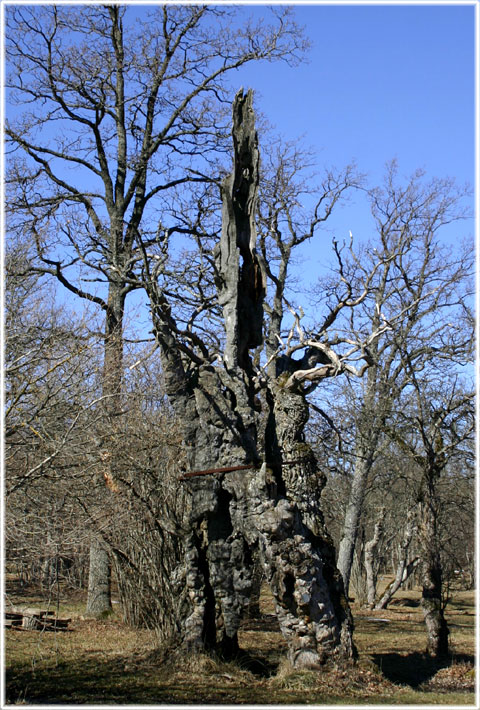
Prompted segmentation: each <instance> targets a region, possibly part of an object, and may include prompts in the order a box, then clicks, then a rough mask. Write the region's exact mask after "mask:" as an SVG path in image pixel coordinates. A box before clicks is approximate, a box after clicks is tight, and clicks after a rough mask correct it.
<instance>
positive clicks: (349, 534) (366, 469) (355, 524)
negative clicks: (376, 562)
mask: <svg viewBox="0 0 480 710" xmlns="http://www.w3.org/2000/svg"><path fill="white" fill-rule="evenodd" d="M371 467H372V459H371V458H370V456H369V455H368V454H367V451H366V450H364V451H362V452H360V451H357V453H356V456H355V468H354V473H353V479H352V487H351V489H350V495H349V498H348V503H347V509H346V512H345V521H344V524H343V535H342V539H341V541H340V545H339V548H338V561H337V566H338V569H339V570H340V573H341V575H342V578H343V584H344V587H345V593H346V594H348V590H349V587H350V576H351V573H352V564H353V555H354V552H355V545H356V542H357V537H358V530H359V525H360V519H361V515H362V510H363V501H364V498H365V489H366V484H367V479H368V474H369V473H370V469H371Z"/></svg>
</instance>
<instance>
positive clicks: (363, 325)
mask: <svg viewBox="0 0 480 710" xmlns="http://www.w3.org/2000/svg"><path fill="white" fill-rule="evenodd" d="M464 196H465V192H464V191H463V190H459V189H457V188H456V187H455V185H454V184H453V183H452V181H450V180H437V179H436V180H432V181H429V182H427V181H425V180H424V176H423V174H422V173H421V172H417V173H415V174H414V175H413V176H412V177H411V178H410V179H409V180H408V181H407V182H406V183H405V184H404V185H402V184H401V183H400V181H399V179H398V170H397V166H396V164H395V163H392V164H391V165H390V166H389V167H388V171H387V175H386V179H385V185H384V187H383V188H382V189H378V190H374V191H373V192H372V194H371V208H372V216H373V219H374V225H375V231H376V237H375V238H374V239H373V240H372V241H371V242H370V243H369V244H368V245H366V247H364V249H363V251H362V253H361V254H358V255H357V254H354V253H353V252H351V254H350V257H349V258H347V259H346V260H345V263H344V264H343V265H342V269H343V273H344V274H345V275H347V274H348V273H349V272H352V271H353V270H357V269H358V263H360V264H362V265H364V266H362V268H364V269H365V271H366V270H368V269H369V268H371V264H372V263H374V261H375V260H376V259H377V258H378V257H377V254H378V255H380V256H381V258H382V264H383V266H382V269H381V270H380V269H379V270H378V271H377V272H376V274H375V279H374V280H373V281H372V282H371V284H370V291H369V295H368V297H367V298H365V299H364V301H363V302H362V303H361V304H359V306H358V307H357V308H356V309H354V310H352V313H351V317H352V322H351V323H348V324H346V327H349V328H351V329H352V330H354V331H356V332H365V331H366V332H368V331H369V330H370V331H371V332H375V331H376V330H377V329H378V324H379V321H380V319H384V322H385V323H392V327H391V328H389V329H385V330H384V332H383V333H382V335H381V337H379V338H377V339H375V340H374V341H373V342H372V344H371V345H370V347H369V357H370V358H371V367H370V368H369V370H368V372H367V374H366V376H365V378H364V379H363V380H362V381H361V383H358V385H357V384H356V383H355V382H353V386H352V387H351V388H350V389H344V390H343V391H344V394H345V395H347V397H348V400H347V401H348V403H347V404H346V407H345V408H344V409H345V413H344V415H343V416H344V418H345V424H346V426H345V427H344V428H343V431H345V432H347V431H351V432H354V439H353V440H352V441H351V442H349V441H348V434H347V436H346V437H345V436H344V437H343V438H344V440H343V442H342V449H343V451H344V452H345V453H346V452H349V453H348V458H349V460H350V461H351V466H352V468H353V473H352V478H351V488H350V494H349V500H348V504H347V506H346V510H345V518H344V525H343V532H342V538H341V542H340V546H339V555H338V567H339V569H340V571H341V572H342V576H343V579H344V584H345V586H346V589H348V588H349V582H350V574H351V569H352V563H353V559H354V550H355V546H356V542H357V540H358V533H359V529H360V524H361V517H362V508H363V504H364V499H365V494H366V491H367V486H368V479H369V476H371V474H372V471H373V469H374V465H375V461H376V459H377V458H378V457H379V455H380V454H381V451H382V447H383V446H384V445H387V446H388V438H387V437H385V428H386V426H387V423H388V422H389V421H390V420H391V421H394V420H395V417H396V409H397V407H398V398H399V397H400V396H401V393H402V392H403V390H404V389H405V388H406V387H408V386H409V385H410V379H411V375H410V373H409V372H408V371H407V369H406V364H405V360H404V358H403V357H402V355H401V353H402V349H404V350H405V349H407V350H408V352H409V353H410V357H411V360H412V363H413V362H416V363H418V367H419V368H424V367H426V366H427V364H428V362H429V361H433V360H436V361H442V362H443V363H444V364H446V363H447V362H448V361H450V362H451V366H455V365H454V363H455V362H457V361H458V360H459V359H460V360H461V359H462V358H464V357H468V356H467V355H466V353H467V352H468V348H469V343H470V342H471V334H470V333H469V331H468V328H466V320H465V315H466V311H465V308H466V304H467V300H466V299H468V288H469V273H470V272H471V268H472V265H471V258H470V255H469V254H468V251H467V249H462V248H460V249H458V250H457V251H453V252H449V250H448V249H446V248H445V247H442V245H441V242H440V238H441V230H442V228H444V227H445V226H446V225H447V224H450V223H451V222H453V221H456V220H460V219H462V218H464V217H465V215H466V213H465V210H464V208H463V206H462V200H463V198H464ZM327 293H328V291H327ZM392 319H394V325H393V320H392ZM337 396H338V395H334V397H337ZM350 457H351V458H350Z"/></svg>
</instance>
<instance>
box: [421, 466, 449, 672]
mask: <svg viewBox="0 0 480 710" xmlns="http://www.w3.org/2000/svg"><path fill="white" fill-rule="evenodd" d="M435 478H436V473H435V472H431V473H430V475H428V476H427V485H426V492H425V493H424V497H423V500H422V501H421V502H420V540H421V548H422V563H423V566H422V598H421V606H422V611H423V618H424V621H425V626H426V629H427V649H426V650H427V653H428V654H429V655H430V656H432V657H433V658H438V659H441V658H445V657H446V656H447V655H448V635H449V630H448V625H447V622H446V619H445V616H444V614H443V605H442V563H441V560H440V549H439V541H438V531H437V509H436V499H435Z"/></svg>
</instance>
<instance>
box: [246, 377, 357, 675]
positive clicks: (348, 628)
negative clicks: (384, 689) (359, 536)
mask: <svg viewBox="0 0 480 710" xmlns="http://www.w3.org/2000/svg"><path fill="white" fill-rule="evenodd" d="M287 379H288V374H287V373H286V374H284V375H283V376H280V377H279V378H277V380H276V381H275V382H273V383H272V385H271V387H272V394H273V401H274V407H273V411H272V417H273V418H274V420H275V427H274V429H273V427H272V428H271V429H270V430H269V431H273V433H274V442H273V445H271V442H269V441H268V438H267V444H270V445H269V446H268V447H267V450H268V449H269V450H270V455H271V456H274V457H275V458H274V461H278V460H279V458H278V457H280V460H282V461H283V463H284V465H283V467H281V466H278V465H277V466H275V465H273V466H272V467H271V468H270V469H269V468H266V467H265V468H264V471H265V474H264V476H265V477H264V479H263V478H260V479H259V480H258V481H257V485H259V490H258V493H257V496H256V497H257V498H258V499H259V500H262V499H263V502H262V505H261V507H260V509H258V510H257V511H256V516H254V520H255V523H256V527H257V529H258V530H259V540H260V550H261V553H262V556H263V559H264V562H265V569H266V577H267V581H268V582H269V584H270V588H271V590H272V593H273V596H274V599H275V604H276V611H277V616H278V620H279V624H280V630H281V632H282V634H283V636H284V637H285V638H286V640H287V642H288V645H289V650H288V655H289V659H290V662H291V663H292V665H293V666H294V667H297V668H303V667H307V668H318V667H319V666H320V665H321V664H322V663H323V662H324V661H326V660H327V659H333V658H334V659H343V660H345V659H348V658H353V657H354V656H355V653H356V651H355V648H354V646H353V641H352V630H353V623H352V618H351V615H350V611H349V608H348V603H347V600H346V597H345V595H344V591H343V583H342V579H341V575H340V573H339V572H338V570H337V568H336V565H335V549H334V546H333V542H332V540H331V538H330V536H329V535H328V533H327V531H326V529H325V525H324V520H323V515H322V512H321V510H320V506H319V500H320V493H321V490H322V488H323V486H324V484H325V477H324V476H322V475H319V472H318V468H317V464H316V460H315V456H314V454H313V451H312V450H311V448H310V446H309V445H308V444H306V442H305V439H304V433H303V432H304V428H305V425H306V423H307V420H308V404H307V402H306V400H305V396H304V395H303V393H302V392H301V390H298V391H289V390H287V389H285V388H284V387H283V385H284V382H285V381H286V380H287ZM289 461H292V462H295V463H292V464H289ZM261 489H263V495H262V493H261ZM269 493H270V495H269ZM252 497H253V498H254V497H255V496H252Z"/></svg>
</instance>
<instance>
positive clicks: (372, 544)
mask: <svg viewBox="0 0 480 710" xmlns="http://www.w3.org/2000/svg"><path fill="white" fill-rule="evenodd" d="M384 517H385V509H382V510H381V511H380V517H379V520H378V521H377V522H376V523H375V528H374V531H373V537H372V539H371V540H369V541H368V542H367V543H366V544H365V571H366V573H367V606H368V607H369V608H370V609H373V607H374V605H375V595H376V592H377V569H376V568H375V558H376V553H377V549H378V545H379V544H380V540H381V538H382V535H383V524H384Z"/></svg>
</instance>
